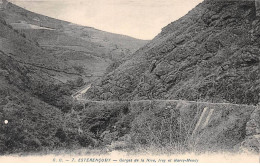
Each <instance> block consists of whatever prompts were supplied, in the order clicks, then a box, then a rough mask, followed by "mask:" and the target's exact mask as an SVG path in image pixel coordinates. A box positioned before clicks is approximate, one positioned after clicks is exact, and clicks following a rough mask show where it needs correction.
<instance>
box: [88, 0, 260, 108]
mask: <svg viewBox="0 0 260 166" xmlns="http://www.w3.org/2000/svg"><path fill="white" fill-rule="evenodd" d="M259 27H260V22H259V18H258V17H256V9H255V3H254V1H221V0H205V1H204V2H203V3H201V4H199V5H198V6H197V7H196V8H194V9H193V10H192V11H190V12H189V13H188V14H187V15H186V16H184V17H182V18H181V19H179V20H178V21H175V22H173V23H171V24H169V25H168V26H166V27H165V28H163V30H162V32H161V33H160V34H159V35H158V36H156V37H155V38H154V39H153V40H152V41H151V42H149V43H148V44H147V45H146V46H145V47H143V48H141V49H140V50H138V51H137V52H136V53H135V54H134V55H133V57H132V58H131V59H130V60H128V61H126V62H125V63H123V64H122V65H120V66H119V67H118V68H117V70H115V71H114V72H111V73H109V74H108V75H106V77H105V78H104V79H102V80H101V81H100V82H99V83H98V84H97V85H96V86H94V87H93V88H92V89H90V90H89V92H88V93H87V94H86V97H87V98H90V99H95V100H132V99H135V100H137V99H138V100H139V99H185V100H192V101H195V100H196V101H197V100H203V101H211V102H232V103H244V104H257V103H258V102H259V93H260V69H259V62H260V60H259V58H260V56H259V55H260V47H259V43H260V39H259V30H258V29H259Z"/></svg>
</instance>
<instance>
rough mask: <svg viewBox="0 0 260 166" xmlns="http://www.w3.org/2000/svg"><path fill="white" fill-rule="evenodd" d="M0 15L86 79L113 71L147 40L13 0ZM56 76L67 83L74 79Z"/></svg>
mask: <svg viewBox="0 0 260 166" xmlns="http://www.w3.org/2000/svg"><path fill="white" fill-rule="evenodd" d="M1 17H3V18H4V19H5V21H6V22H7V24H9V25H11V26H12V27H13V28H14V29H15V30H18V31H19V32H21V33H22V34H24V36H25V37H26V38H27V39H29V40H32V41H34V42H36V44H38V45H39V46H40V47H42V48H43V49H44V50H47V51H48V54H49V55H53V56H55V57H56V58H57V59H59V60H60V61H61V62H62V63H64V62H65V63H67V64H69V65H70V66H71V67H72V68H74V69H75V70H76V71H78V72H79V73H80V74H81V75H82V77H83V78H84V80H85V81H87V82H88V81H91V80H95V79H96V78H97V77H101V76H103V74H104V73H105V72H106V70H107V68H108V67H109V69H110V70H111V67H110V66H115V64H120V63H121V62H122V61H124V59H125V58H127V57H128V56H130V55H131V54H132V53H134V52H135V51H136V50H137V49H139V48H140V47H142V46H143V45H144V44H145V43H146V42H147V41H143V40H138V39H134V38H131V37H128V36H124V35H117V34H113V33H108V32H104V31H100V30H96V29H94V28H90V27H84V26H80V25H76V24H72V23H69V22H66V21H62V20H57V19H53V18H50V17H47V16H43V15H40V14H37V13H33V12H30V11H27V10H25V9H23V8H21V7H19V6H16V5H14V4H12V3H8V4H7V5H6V7H5V10H3V11H2V16H1ZM116 67H117V66H116ZM112 69H113V68H112ZM57 79H59V80H60V81H62V82H65V81H66V80H69V79H71V78H70V77H67V76H66V77H64V76H58V77H57Z"/></svg>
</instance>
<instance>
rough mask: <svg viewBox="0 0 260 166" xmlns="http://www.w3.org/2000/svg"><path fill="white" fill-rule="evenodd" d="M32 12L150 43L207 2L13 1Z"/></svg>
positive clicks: (162, 0) (149, 0) (115, 0)
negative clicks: (171, 24)
mask: <svg viewBox="0 0 260 166" xmlns="http://www.w3.org/2000/svg"><path fill="white" fill-rule="evenodd" d="M9 1H11V2H13V3H15V4H17V5H19V6H21V7H24V8H26V9H28V10H30V11H33V12H36V13H40V14H43V15H47V16H50V17H54V18H57V19H61V20H66V21H69V22H72V23H76V24H80V25H84V26H89V27H94V28H96V29H100V30H103V31H107V32H112V33H117V34H124V35H128V36H132V37H135V38H138V39H145V40H150V39H152V38H154V37H155V36H156V35H157V34H158V33H160V32H161V29H162V28H163V27H165V26H166V25H168V24H169V23H171V22H173V21H175V20H177V19H179V18H180V17H182V16H184V15H185V14H186V13H188V11H190V10H191V9H192V8H194V7H195V6H196V5H198V4H199V3H200V2H202V1H203V0H9Z"/></svg>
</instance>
